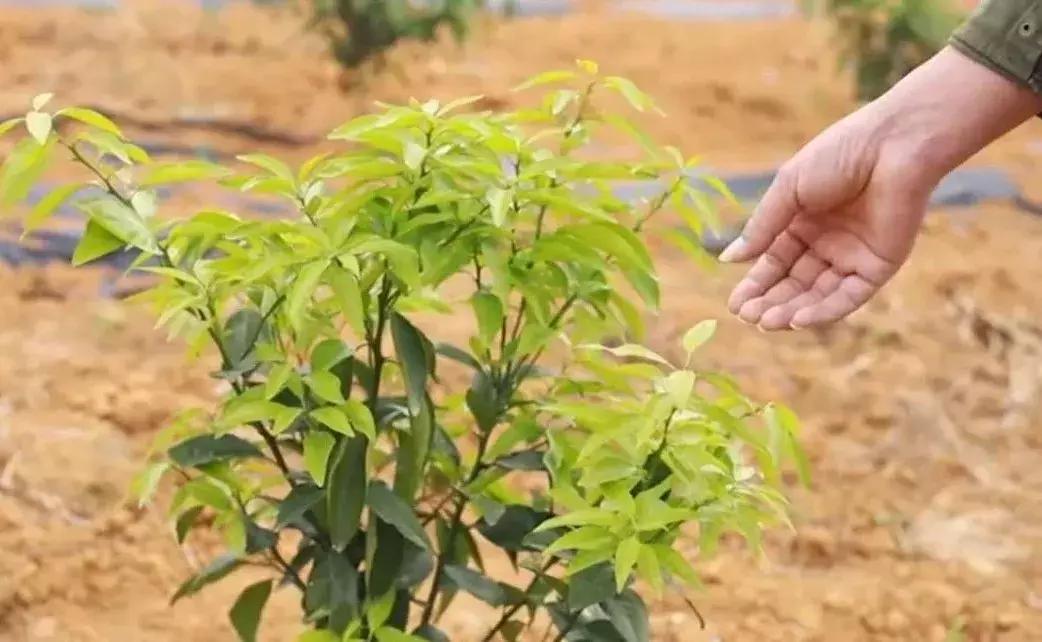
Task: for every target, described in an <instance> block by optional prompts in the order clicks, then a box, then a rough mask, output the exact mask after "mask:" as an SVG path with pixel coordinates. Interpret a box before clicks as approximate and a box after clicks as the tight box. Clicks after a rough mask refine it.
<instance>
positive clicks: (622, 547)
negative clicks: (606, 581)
mask: <svg viewBox="0 0 1042 642" xmlns="http://www.w3.org/2000/svg"><path fill="white" fill-rule="evenodd" d="M640 547H641V543H640V540H639V539H637V538H636V537H628V538H626V539H624V540H622V541H621V542H619V547H618V548H617V549H615V590H616V591H619V592H620V593H621V592H622V589H624V588H626V582H628V581H629V578H630V572H632V571H633V567H634V566H635V565H636V564H637V555H639V554H640Z"/></svg>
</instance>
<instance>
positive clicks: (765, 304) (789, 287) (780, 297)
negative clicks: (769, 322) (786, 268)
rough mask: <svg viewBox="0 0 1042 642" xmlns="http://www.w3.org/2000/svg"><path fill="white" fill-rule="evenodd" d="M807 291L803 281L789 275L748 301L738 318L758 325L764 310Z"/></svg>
mask: <svg viewBox="0 0 1042 642" xmlns="http://www.w3.org/2000/svg"><path fill="white" fill-rule="evenodd" d="M806 291H807V288H806V287H805V286H804V285H803V284H802V283H800V282H799V281H797V280H796V279H794V278H792V277H791V276H787V277H785V278H784V279H782V280H781V281H778V282H777V283H775V284H774V286H773V287H772V288H771V289H770V290H768V291H767V292H766V293H765V294H764V295H763V296H759V297H756V298H755V299H750V300H749V301H746V302H745V303H744V304H743V305H742V307H741V309H739V310H738V318H739V319H741V320H742V321H745V322H746V323H752V324H753V325H756V324H758V323H760V318H761V317H762V316H763V313H764V312H766V311H767V310H769V309H771V308H773V307H774V306H776V305H778V304H781V303H784V302H786V301H791V300H792V299H794V298H796V297H798V296H800V295H801V294H803V293H804V292H806Z"/></svg>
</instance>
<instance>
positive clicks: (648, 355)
mask: <svg viewBox="0 0 1042 642" xmlns="http://www.w3.org/2000/svg"><path fill="white" fill-rule="evenodd" d="M579 348H580V349H582V350H602V351H604V352H609V353H611V354H613V355H615V356H616V357H619V358H620V359H643V360H644V361H654V362H655V363H659V364H662V365H664V366H670V367H672V366H671V364H670V363H669V361H666V359H665V358H664V357H662V356H661V355H660V354H658V353H657V352H653V351H651V350H649V349H647V348H645V347H644V346H642V345H637V344H635V343H626V344H623V345H621V346H617V347H614V348H609V347H608V346H602V345H596V344H585V345H581V346H579Z"/></svg>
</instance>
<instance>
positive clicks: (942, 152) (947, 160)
mask: <svg viewBox="0 0 1042 642" xmlns="http://www.w3.org/2000/svg"><path fill="white" fill-rule="evenodd" d="M865 110H866V111H867V112H868V115H869V120H870V122H873V123H874V129H875V132H874V134H873V135H875V136H876V137H877V140H878V142H879V152H880V160H881V161H883V160H886V159H889V160H893V161H895V162H898V163H900V164H901V165H903V166H904V169H905V170H906V171H913V172H916V173H920V172H921V173H922V175H923V177H924V178H928V179H929V180H932V181H939V180H940V179H941V178H943V177H944V176H945V175H946V174H947V173H948V172H950V171H951V170H953V169H955V168H956V167H958V166H959V165H961V164H962V163H964V162H965V161H966V160H968V159H969V158H970V157H972V156H973V155H974V154H976V153H977V152H978V151H980V150H981V149H983V148H984V147H986V146H987V145H988V144H989V143H991V142H992V141H994V140H995V139H996V138H999V137H1000V136H1002V135H1003V134H1005V133H1006V132H1008V131H1009V130H1011V129H1013V128H1014V127H1016V126H1017V125H1019V124H1021V123H1023V122H1024V121H1026V120H1028V119H1030V118H1031V117H1032V116H1034V115H1035V114H1037V113H1039V112H1040V111H1042V97H1039V96H1038V95H1037V94H1035V93H1034V92H1032V91H1031V90H1030V89H1028V88H1026V87H1024V86H1022V85H1020V84H1018V83H1016V82H1014V81H1011V80H1009V79H1008V78H1006V77H1004V76H1002V75H1000V74H998V73H996V72H995V71H993V70H991V69H989V68H987V67H985V66H984V65H981V64H980V63H978V62H976V61H974V60H971V59H970V58H968V57H966V56H964V55H963V54H961V53H959V52H958V51H956V50H954V49H951V48H948V49H945V50H943V51H942V52H941V53H939V54H938V55H937V56H935V57H934V58H933V59H931V60H930V61H929V62H927V63H926V64H924V65H923V66H921V67H920V68H919V69H917V70H916V71H914V72H913V73H911V74H909V75H908V76H907V77H906V78H905V79H904V80H902V81H901V82H900V83H898V84H897V85H895V86H894V87H893V88H892V89H891V90H890V91H889V92H887V93H886V94H885V95H884V96H882V97H881V98H879V99H878V100H876V101H874V102H872V103H870V104H869V105H867V106H866V108H865Z"/></svg>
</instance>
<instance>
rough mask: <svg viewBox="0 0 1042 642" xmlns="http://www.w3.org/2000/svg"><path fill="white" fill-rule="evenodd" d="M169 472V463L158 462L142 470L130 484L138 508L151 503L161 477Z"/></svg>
mask: <svg viewBox="0 0 1042 642" xmlns="http://www.w3.org/2000/svg"><path fill="white" fill-rule="evenodd" d="M168 470H170V462H167V461H158V462H155V463H153V464H150V465H149V466H148V467H147V468H145V469H144V470H142V471H141V472H140V473H138V474H137V476H135V477H134V481H133V483H132V484H131V493H133V495H134V497H136V498H137V503H138V507H139V508H140V507H142V506H144V505H146V504H148V503H149V502H150V501H152V497H153V496H155V493H156V489H157V488H158V487H159V482H160V481H161V480H162V479H163V475H164V474H165V473H166V472H167V471H168Z"/></svg>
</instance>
